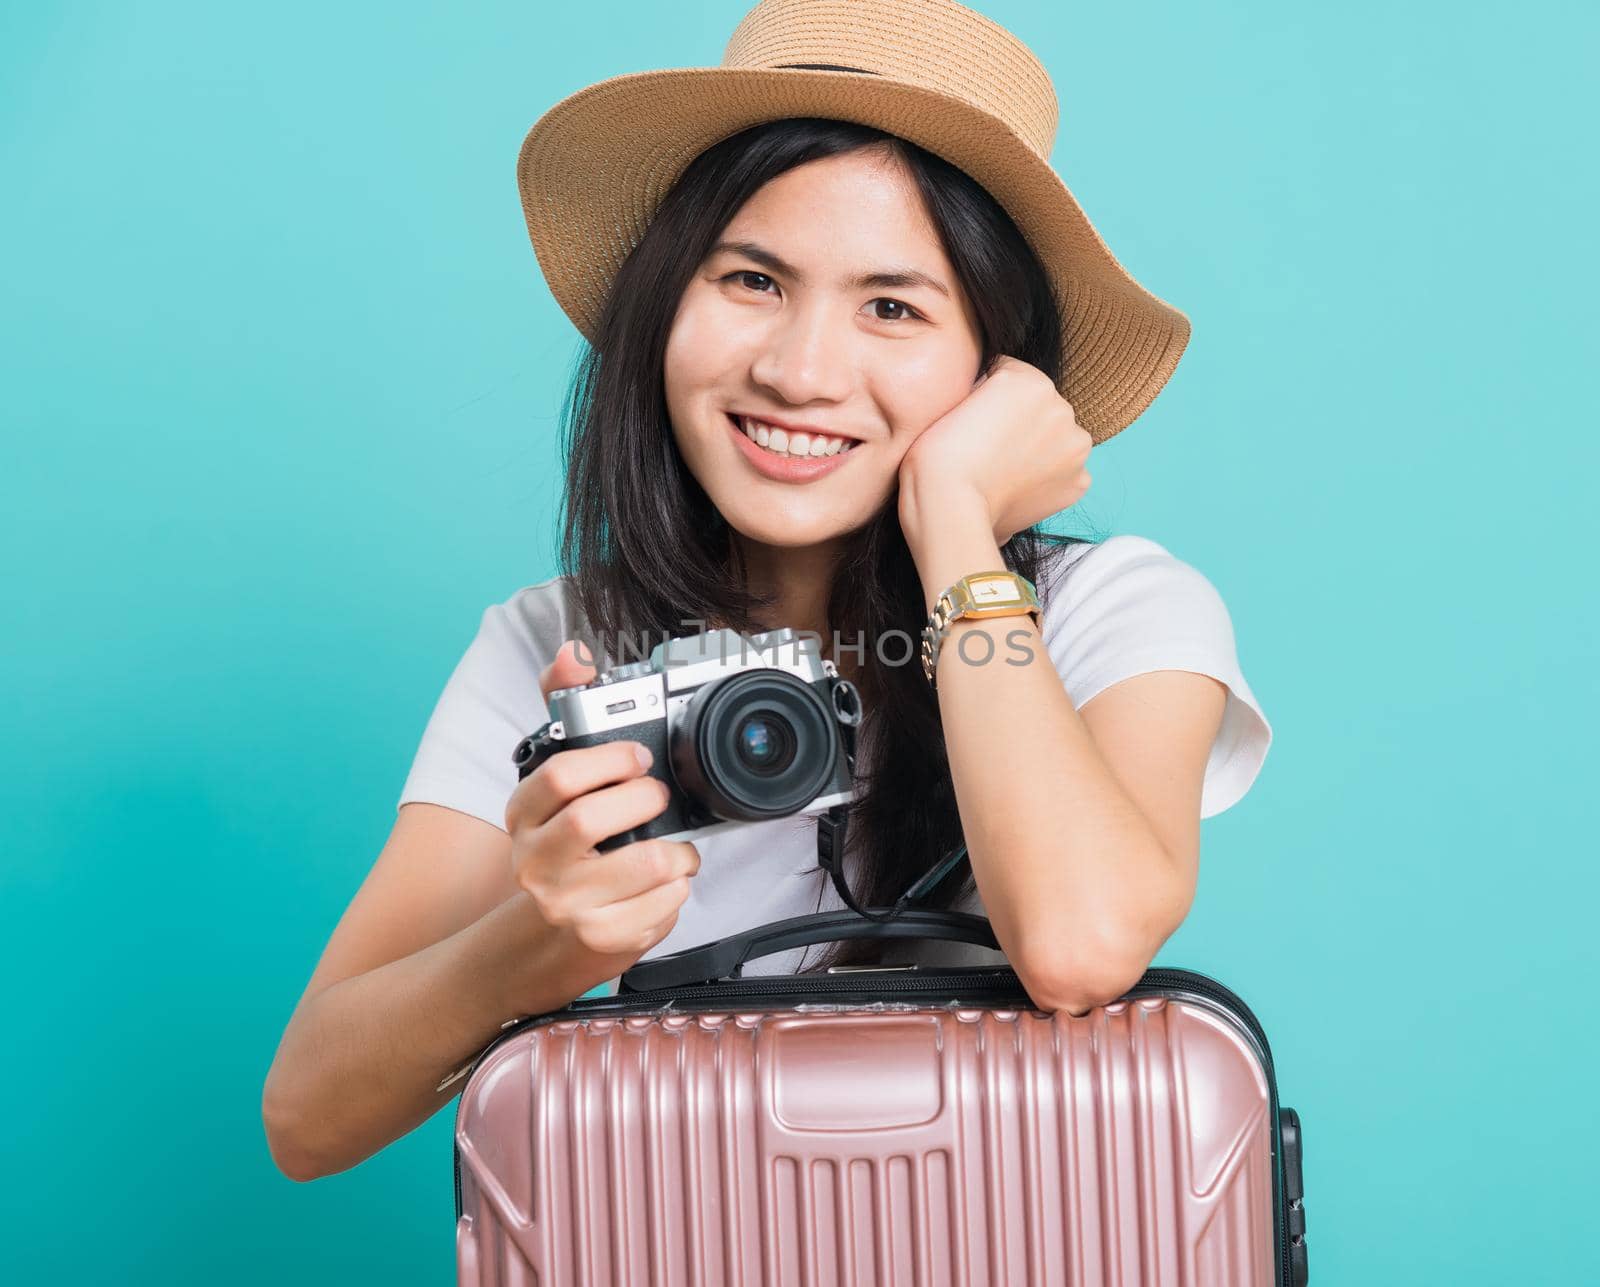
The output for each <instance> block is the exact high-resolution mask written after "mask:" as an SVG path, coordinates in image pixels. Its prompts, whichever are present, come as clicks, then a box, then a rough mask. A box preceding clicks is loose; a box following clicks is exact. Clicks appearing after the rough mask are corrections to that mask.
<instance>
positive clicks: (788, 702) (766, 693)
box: [668, 666, 841, 822]
mask: <svg viewBox="0 0 1600 1287" xmlns="http://www.w3.org/2000/svg"><path fill="white" fill-rule="evenodd" d="M837 723H838V720H837V717H836V716H835V714H834V713H833V711H832V710H830V709H829V706H828V703H827V701H826V699H824V698H823V696H822V695H821V694H819V693H818V692H817V691H816V690H815V689H814V688H813V687H812V686H811V685H810V684H808V683H806V682H805V680H803V679H801V678H800V677H799V676H797V675H793V674H790V673H789V672H788V671H786V670H779V669H777V668H776V667H768V666H763V667H759V668H757V669H753V670H744V671H740V672H738V673H737V674H734V675H729V676H728V677H726V678H724V679H717V680H713V681H711V682H709V683H707V684H706V685H704V686H703V687H702V688H700V689H699V690H698V691H697V692H696V693H695V694H694V695H693V696H692V697H691V698H690V699H689V701H688V703H687V705H686V706H685V707H684V708H683V710H682V712H681V714H680V717H679V719H678V720H677V722H676V723H674V724H673V725H672V728H671V732H670V735H669V746H668V751H669V754H670V756H671V761H672V771H673V776H674V777H675V778H676V779H677V781H678V783H679V785H680V786H682V787H683V789H684V790H685V791H686V792H687V793H688V794H689V795H690V796H691V797H693V798H695V799H697V800H698V801H699V802H700V803H701V804H702V805H703V806H704V807H705V808H706V809H707V810H708V811H709V812H710V813H711V814H712V815H713V816H715V817H717V818H721V819H724V820H727V821H730V822H732V821H755V820H757V819H762V818H781V817H786V816H788V815H790V814H793V813H796V812H798V811H799V810H800V809H802V808H803V807H805V806H806V805H808V804H810V803H811V802H812V801H813V800H815V799H816V798H817V796H818V795H820V794H822V791H823V788H824V787H826V786H827V784H828V782H829V781H830V780H831V779H832V777H833V773H834V766H835V764H836V763H837V761H838V757H839V755H840V754H841V750H840V741H839V735H838V732H837Z"/></svg>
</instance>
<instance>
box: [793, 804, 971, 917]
mask: <svg viewBox="0 0 1600 1287" xmlns="http://www.w3.org/2000/svg"><path fill="white" fill-rule="evenodd" d="M849 816H850V806H849V805H845V804H836V805H834V806H833V808H831V809H829V810H828V811H827V812H826V813H824V814H820V815H818V817H817V865H818V866H819V867H821V868H822V870H823V871H825V872H827V873H828V875H829V876H830V877H832V878H833V887H834V889H836V890H837V891H838V893H839V898H840V899H841V900H842V901H843V903H844V905H845V906H846V907H848V908H849V909H850V910H851V911H852V912H854V913H856V915H857V916H864V917H866V918H867V919H868V920H869V921H886V920H889V919H891V918H892V917H895V916H898V915H899V914H900V913H901V912H902V911H904V910H905V909H906V907H907V906H909V905H910V904H911V903H914V902H916V901H917V900H918V899H919V898H923V897H925V896H926V895H927V893H928V891H929V890H931V889H932V888H933V887H934V886H935V885H937V884H938V883H939V882H940V881H941V880H943V879H944V878H945V876H946V875H948V874H949V872H950V869H951V868H952V867H954V866H955V865H956V864H957V863H958V862H960V861H961V859H962V858H963V857H964V856H965V854H966V852H967V846H966V845H965V844H960V845H957V846H956V848H955V850H954V852H952V853H951V854H949V855H948V856H947V857H945V858H944V859H943V860H942V861H941V862H940V863H939V864H938V866H936V867H934V868H933V870H931V871H929V872H926V873H924V874H923V875H922V876H919V877H918V878H917V879H916V880H915V881H914V882H913V883H912V885H911V888H910V889H908V890H906V892H905V893H903V894H901V895H900V897H899V898H898V899H897V900H896V901H895V904H894V906H893V907H890V908H888V909H887V910H883V911H868V910H867V909H866V908H865V907H862V906H861V904H859V903H858V902H856V900H855V899H854V897H852V896H851V893H850V887H849V885H848V884H847V883H846V882H845V878H844V840H845V828H846V825H847V823H848V820H849Z"/></svg>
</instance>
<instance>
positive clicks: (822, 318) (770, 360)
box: [750, 300, 851, 406]
mask: <svg viewBox="0 0 1600 1287" xmlns="http://www.w3.org/2000/svg"><path fill="white" fill-rule="evenodd" d="M849 343H850V328H849V327H848V326H847V325H846V324H845V323H843V322H842V321H841V320H840V318H839V315H838V313H837V312H836V311H834V310H830V309H829V308H827V307H826V306H825V304H824V303H823V302H822V301H820V300H819V301H817V302H816V303H814V304H813V305H812V306H811V307H802V306H793V307H790V308H786V309H784V310H783V314H782V316H780V317H778V318H776V319H775V320H774V321H773V322H772V324H771V326H770V327H769V328H768V330H767V331H766V333H765V334H764V336H763V337H762V340H761V343H760V345H759V356H758V357H757V358H756V360H755V362H754V363H752V365H751V367H750V377H751V379H753V380H754V381H755V382H756V383H757V384H759V385H761V386H762V387H763V388H765V389H767V390H769V391H770V392H771V393H772V394H773V396H775V397H777V398H781V399H782V400H783V401H784V402H786V403H790V404H792V405H795V406H801V405H804V404H805V403H808V402H837V401H841V400H843V398H844V397H845V396H846V395H847V394H848V392H849V389H850V379H851V357H850V353H849Z"/></svg>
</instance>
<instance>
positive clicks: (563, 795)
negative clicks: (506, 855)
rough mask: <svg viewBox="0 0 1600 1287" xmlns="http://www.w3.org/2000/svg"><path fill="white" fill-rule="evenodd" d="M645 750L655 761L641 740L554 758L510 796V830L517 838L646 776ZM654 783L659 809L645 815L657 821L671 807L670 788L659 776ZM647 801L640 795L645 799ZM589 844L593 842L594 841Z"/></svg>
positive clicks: (616, 828) (614, 829)
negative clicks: (604, 791) (584, 799)
mask: <svg viewBox="0 0 1600 1287" xmlns="http://www.w3.org/2000/svg"><path fill="white" fill-rule="evenodd" d="M641 751H643V752H644V753H645V757H646V758H650V753H649V748H648V747H646V746H645V745H644V744H643V743H642V742H634V741H630V740H628V739H622V740H619V741H616V742H602V743H600V745H598V746H580V747H576V748H574V749H573V750H570V751H560V752H558V753H556V754H554V755H552V756H550V758H549V759H547V760H545V762H544V763H543V764H541V765H540V766H539V767H538V768H536V769H535V770H534V771H533V772H532V773H530V774H528V776H527V777H525V778H523V779H522V781H521V782H519V783H518V784H517V785H516V788H515V789H514V790H513V791H512V792H511V796H510V799H509V800H508V801H507V802H506V829H507V830H508V831H510V832H512V833H513V834H515V833H516V832H517V831H518V830H520V829H523V828H527V827H538V826H542V825H544V823H546V822H548V821H549V820H550V819H551V818H552V817H554V816H555V814H556V813H557V812H558V811H559V810H561V809H563V808H565V807H566V806H567V805H568V804H569V803H572V802H575V801H576V800H578V799H579V797H581V796H585V795H588V794H591V793H595V792H598V791H599V790H600V789H601V788H603V787H607V786H609V785H610V784H612V783H621V782H628V781H631V780H633V779H635V778H642V777H644V776H645V775H646V774H648V773H649V771H650V770H649V767H648V766H647V765H646V764H644V763H643V762H642V761H641V760H640V758H639V753H640V752H641ZM650 781H651V782H654V783H656V784H657V789H656V791H655V796H656V798H657V800H658V801H659V803H658V805H657V807H656V809H655V811H654V812H653V813H650V814H647V815H646V817H651V818H653V817H655V815H656V814H657V813H660V812H661V807H662V805H664V804H665V803H666V796H665V791H666V785H665V783H662V782H660V780H659V779H657V778H651V779H650ZM644 798H646V797H644V796H640V797H639V799H640V800H643V799H644ZM631 825H633V824H631V823H628V824H623V825H619V826H614V827H612V828H611V830H610V831H603V832H600V833H599V834H598V835H596V836H595V837H594V839H604V838H605V836H607V835H615V834H616V833H617V832H619V831H622V830H624V829H625V826H631ZM589 843H590V844H593V843H594V840H591V841H590V842H589ZM586 847H587V846H586Z"/></svg>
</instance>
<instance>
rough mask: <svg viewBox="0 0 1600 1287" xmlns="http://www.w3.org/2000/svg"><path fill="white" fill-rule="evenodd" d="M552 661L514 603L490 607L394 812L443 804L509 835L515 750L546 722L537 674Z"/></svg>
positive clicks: (451, 680) (453, 678) (436, 713)
mask: <svg viewBox="0 0 1600 1287" xmlns="http://www.w3.org/2000/svg"><path fill="white" fill-rule="evenodd" d="M549 661H550V658H549V657H546V656H545V655H544V648H543V647H542V646H541V644H540V642H539V641H537V640H535V639H534V638H533V637H532V636H531V635H530V633H529V631H528V630H527V628H526V625H525V623H524V618H523V616H522V615H521V614H520V613H518V612H517V611H516V610H515V604H514V601H513V603H497V604H494V605H492V606H491V607H489V608H488V609H486V610H485V611H484V614H483V619H482V621H481V622H480V623H479V626H478V633H477V636H476V637H475V638H474V639H473V640H472V642H471V644H469V645H468V647H467V650H466V653H465V654H464V655H463V656H462V658H461V660H460V661H459V662H457V663H456V668H455V670H454V671H453V672H452V673H451V675H450V678H449V680H448V681H447V682H446V683H445V686H444V692H443V693H441V694H440V696H439V700H438V702H437V703H436V704H435V706H434V708H433V714H432V716H431V717H430V718H429V720H428V724H427V727H426V728H425V729H424V730H423V734H422V741H421V744H420V745H419V746H418V747H417V753H416V756H415V758H414V759H413V760H412V764H411V772H410V774H409V775H408V776H407V777H406V781H405V786H404V788H403V789H402V790H401V792H400V800H399V803H398V804H397V805H396V806H395V807H396V808H398V807H399V805H402V804H408V803H410V802H411V801H424V802H426V803H429V804H441V805H444V806H445V807H446V808H450V809H455V810H457V811H459V812H461V813H467V814H471V815H472V816H473V817H475V818H482V819H483V820H484V821H485V822H487V823H490V824H491V825H493V826H496V827H499V828H500V829H501V830H502V831H503V830H505V825H506V802H507V801H508V800H509V799H510V797H511V793H512V791H513V790H515V789H516V786H517V780H518V779H517V768H516V765H515V764H513V763H512V762H511V752H512V751H513V750H514V749H515V748H516V745H517V743H518V742H520V741H521V740H522V739H523V738H524V737H526V736H527V735H528V734H529V733H531V732H533V731H534V730H535V729H537V728H538V727H539V726H540V725H541V724H543V723H544V721H545V720H546V718H547V715H546V713H545V703H544V693H543V692H542V691H541V690H540V688H539V674H540V672H541V671H542V670H543V669H544V667H545V666H546V665H548V664H549Z"/></svg>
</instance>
